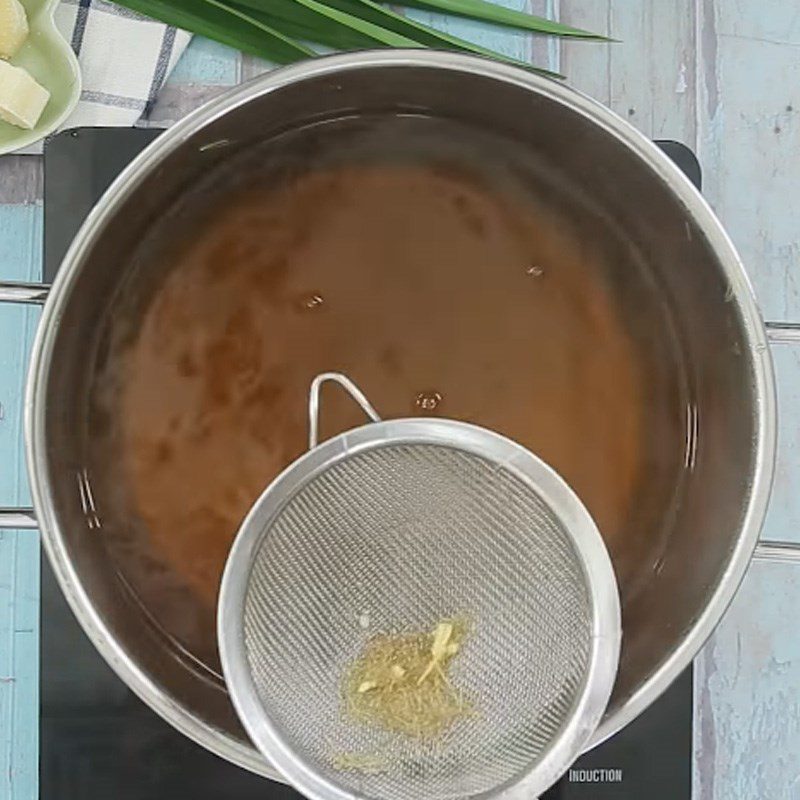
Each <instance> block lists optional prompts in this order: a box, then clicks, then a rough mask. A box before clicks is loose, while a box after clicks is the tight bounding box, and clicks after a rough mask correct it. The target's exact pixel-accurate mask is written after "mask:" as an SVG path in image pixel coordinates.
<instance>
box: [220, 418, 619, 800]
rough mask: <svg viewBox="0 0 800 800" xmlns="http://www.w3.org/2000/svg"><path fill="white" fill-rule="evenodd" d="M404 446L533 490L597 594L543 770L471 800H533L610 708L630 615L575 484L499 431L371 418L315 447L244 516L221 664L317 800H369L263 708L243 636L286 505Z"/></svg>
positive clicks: (248, 714)
mask: <svg viewBox="0 0 800 800" xmlns="http://www.w3.org/2000/svg"><path fill="white" fill-rule="evenodd" d="M401 444H419V445H424V444H427V445H440V446H444V447H449V448H451V449H456V450H460V451H462V452H467V453H470V454H473V455H476V456H480V457H482V458H485V459H487V460H489V461H492V462H494V463H496V464H497V465H498V466H499V467H503V468H505V469H507V470H508V471H509V472H511V473H512V474H514V475H515V476H516V477H517V478H518V479H520V480H522V481H523V482H525V483H526V484H528V485H529V486H531V487H532V488H533V489H534V490H535V491H536V492H537V493H538V494H539V495H540V496H541V497H542V498H543V499H544V501H545V502H546V503H547V504H548V505H550V507H551V508H552V510H553V511H554V512H555V514H556V515H557V517H558V518H559V520H561V522H562V523H563V524H564V525H565V527H567V529H568V530H569V532H570V534H571V538H572V542H573V544H574V546H575V550H576V555H577V557H578V560H579V561H580V563H581V566H582V568H583V571H584V575H585V577H586V581H587V586H588V588H589V595H590V599H591V617H592V631H593V635H592V638H593V644H592V650H591V655H590V659H589V664H588V669H587V671H586V678H585V682H584V688H583V691H582V692H581V693H580V695H579V696H578V700H577V702H576V703H575V704H574V705H573V708H572V709H571V711H570V714H569V716H568V718H567V720H566V721H565V723H564V725H563V726H562V729H561V734H560V735H559V737H558V738H557V739H556V740H555V741H554V742H553V743H552V744H551V745H550V746H549V747H548V748H547V749H546V750H545V752H544V754H542V756H541V757H540V758H539V759H538V760H537V762H536V764H535V766H533V767H532V768H531V769H530V770H528V771H526V772H524V773H523V774H522V775H521V776H520V777H519V778H517V779H514V780H512V781H510V782H508V783H507V784H506V785H505V786H502V787H501V788H499V789H493V790H490V791H487V792H482V793H479V794H473V795H470V798H472V800H488V798H492V800H522V798H525V800H532V798H535V797H536V796H537V795H538V794H539V793H541V792H543V791H545V790H546V789H547V788H549V787H550V786H551V785H552V784H553V783H555V781H556V780H557V779H558V778H559V777H560V776H561V775H562V774H563V773H564V772H566V770H567V769H568V768H569V767H570V765H571V764H572V763H573V762H574V760H575V759H576V758H577V757H578V756H579V755H580V753H581V752H582V751H583V750H584V748H585V746H586V745H587V744H588V742H589V740H590V738H591V736H592V734H593V733H594V732H595V730H596V728H597V726H598V725H599V723H600V720H601V719H602V716H603V713H604V712H605V709H606V706H607V704H608V701H609V698H610V696H611V691H612V689H613V686H614V681H615V678H616V674H617V666H618V662H619V651H620V643H621V612H620V602H619V594H618V591H617V582H616V577H615V574H614V569H613V566H612V564H611V559H610V557H609V554H608V551H607V550H606V547H605V543H604V542H603V539H602V536H601V535H600V532H599V530H598V529H597V526H596V524H595V522H594V519H593V518H592V516H591V515H590V514H589V511H588V510H587V509H586V507H585V506H584V505H583V503H582V501H581V500H580V498H579V497H578V496H577V495H576V494H575V492H574V491H573V490H572V489H571V487H570V486H569V485H568V484H567V483H566V481H565V480H564V479H563V478H562V477H561V476H560V475H559V474H558V473H557V472H556V471H555V470H553V469H552V468H551V467H550V466H549V465H548V464H546V463H545V462H544V461H542V460H541V459H540V458H539V457H538V456H536V455H534V454H533V453H531V452H530V451H529V450H527V449H525V448H524V447H522V446H521V445H519V444H518V443H516V442H514V441H512V440H511V439H508V438H507V437H505V436H502V435H500V434H498V433H495V432H494V431H490V430H487V429H486V428H481V427H479V426H477V425H472V424H469V423H466V422H461V421H457V420H449V419H442V418H431V419H419V418H411V419H397V420H388V421H384V422H372V423H369V424H366V425H363V426H361V427H358V428H354V429H352V430H349V431H346V432H345V433H342V434H340V435H338V436H336V437H334V438H332V439H329V440H327V441H326V442H324V443H322V444H320V445H318V446H317V447H315V448H314V449H312V450H309V451H308V452H307V453H305V454H304V455H303V456H301V457H300V458H298V459H297V460H296V461H294V462H292V463H291V464H290V465H289V466H288V467H287V468H286V469H285V470H284V471H283V472H281V474H280V475H278V476H277V477H276V478H275V479H274V480H273V481H272V483H270V484H269V486H267V488H266V489H265V490H264V492H263V493H262V494H261V496H260V497H259V498H258V500H256V502H255V503H254V505H253V506H252V508H251V509H250V511H249V512H248V514H247V515H246V516H245V518H244V520H243V522H242V524H241V526H240V528H239V531H238V533H237V535H236V538H235V541H234V543H233V546H232V548H231V550H230V553H229V555H228V559H227V562H226V565H225V570H224V572H223V575H222V583H221V586H220V595H219V603H218V614H217V638H218V644H219V650H220V660H221V663H222V670H223V674H224V676H225V681H226V684H227V687H228V692H229V694H230V696H231V700H232V702H233V705H234V708H235V709H236V712H237V714H238V715H239V719H240V720H241V722H242V725H243V726H244V728H245V730H246V732H247V734H248V735H249V737H250V739H251V740H252V742H253V744H254V745H255V746H256V747H257V749H258V750H259V752H260V753H261V754H262V755H263V756H264V758H266V759H267V760H268V761H269V762H270V763H271V764H272V765H273V766H274V767H276V768H277V769H278V770H279V771H280V772H281V773H283V775H284V776H285V778H286V779H287V780H288V781H289V782H290V783H292V784H293V785H294V786H295V787H297V789H298V790H299V791H300V792H303V793H305V794H307V795H308V796H309V797H310V798H313V800H365V798H364V795H363V794H355V793H353V792H351V791H349V790H347V789H344V788H343V787H341V786H338V785H336V784H335V783H333V782H331V781H329V780H327V779H326V778H325V777H323V776H322V775H320V774H319V773H318V772H317V771H316V770H314V769H312V768H310V767H309V766H308V765H307V764H306V762H305V760H304V759H303V758H302V757H301V756H300V755H298V753H297V752H296V751H295V750H294V749H293V748H292V747H291V746H290V745H289V744H288V743H287V741H286V738H285V737H284V736H283V734H282V732H281V729H280V726H278V725H277V724H275V723H274V722H273V721H272V719H271V718H270V717H269V715H268V713H267V711H266V710H265V709H264V708H263V706H262V704H261V701H260V698H259V696H258V692H257V690H256V686H255V684H254V682H253V679H252V676H251V673H250V669H249V667H248V661H247V649H246V645H245V635H244V617H245V614H244V612H245V601H246V596H247V587H248V584H249V580H250V572H251V570H252V566H253V563H254V561H255V557H256V555H257V553H258V549H259V547H260V546H261V543H262V541H263V538H264V537H265V536H266V535H267V533H266V532H267V531H268V530H269V528H270V526H271V523H272V521H273V520H274V519H275V517H276V516H278V515H279V514H280V513H281V511H282V510H283V508H284V507H285V505H286V503H288V502H289V500H290V499H291V498H292V497H293V496H294V495H295V494H296V492H298V491H299V490H300V489H301V488H302V487H303V486H304V485H305V484H306V483H308V482H309V481H311V480H312V479H313V478H314V477H315V476H316V475H318V474H319V473H320V472H321V471H322V470H326V469H328V468H330V467H332V466H333V465H334V464H336V463H338V462H339V461H341V460H342V459H344V458H346V457H351V456H353V455H355V454H357V453H360V452H365V451H368V450H373V449H378V448H382V447H386V446H390V445H391V446H393V445H401Z"/></svg>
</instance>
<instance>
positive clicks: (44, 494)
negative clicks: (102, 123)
mask: <svg viewBox="0 0 800 800" xmlns="http://www.w3.org/2000/svg"><path fill="white" fill-rule="evenodd" d="M386 109H398V110H406V111H408V110H411V111H420V112H425V113H431V114H439V115H448V116H454V117H456V118H460V119H462V120H467V121H475V122H477V123H480V124H482V125H487V124H488V125H491V126H492V127H493V128H495V129H496V130H498V131H502V132H505V133H507V134H509V135H513V136H515V137H516V138H517V139H520V140H523V141H526V142H528V143H529V145H530V146H531V147H532V148H535V149H536V150H537V152H538V153H539V155H540V156H541V157H542V158H543V159H544V160H545V161H547V162H549V163H551V164H552V165H553V166H554V167H557V169H558V170H560V171H561V174H562V175H564V176H565V177H566V178H567V179H568V180H569V181H571V182H572V183H573V184H574V185H576V186H578V187H580V190H581V192H582V193H583V194H585V195H586V196H587V197H588V199H589V200H590V201H591V202H592V203H593V204H594V205H595V206H596V207H599V208H601V209H602V210H603V213H604V215H605V216H606V218H607V219H608V220H610V221H613V224H615V225H617V226H621V229H622V230H624V231H625V232H626V236H627V237H628V238H629V240H630V243H631V245H632V246H635V247H636V248H637V250H638V252H639V253H640V254H641V258H642V264H643V267H642V268H643V269H645V270H646V271H647V272H648V273H649V274H650V276H651V277H652V279H653V280H654V281H655V282H656V283H657V285H658V287H659V292H658V297H659V298H660V302H663V303H666V304H668V305H669V306H670V308H671V313H672V316H673V319H674V324H675V327H676V330H677V335H678V339H679V341H680V347H681V349H682V351H683V358H684V360H685V364H686V365H687V370H688V374H689V378H690V380H691V383H692V385H693V400H694V404H695V405H694V409H693V410H692V413H689V414H687V425H688V426H689V428H693V427H694V426H699V427H700V430H701V432H702V435H701V436H700V437H699V438H694V436H693V432H692V430H688V431H687V441H688V442H689V446H690V448H694V450H693V452H691V453H690V454H689V455H688V456H687V457H688V458H689V459H690V463H689V465H688V466H689V470H688V472H689V478H688V480H687V482H686V487H685V494H684V496H683V501H682V503H681V504H680V507H679V508H678V509H677V510H676V512H675V518H674V521H673V525H672V531H671V535H670V537H669V540H668V543H667V545H666V548H665V550H664V552H663V555H662V557H661V559H660V560H659V563H658V564H657V565H656V568H655V569H653V571H652V575H651V576H650V578H649V580H648V581H647V585H646V586H645V587H644V589H643V590H642V591H640V592H639V593H638V594H637V595H636V596H635V598H634V599H632V600H631V601H630V602H628V603H627V605H626V607H625V610H624V641H625V643H624V650H623V655H622V661H621V666H620V672H619V679H618V682H617V685H616V689H615V692H614V696H613V699H612V701H611V704H610V706H609V708H608V711H607V714H606V716H605V719H604V721H603V723H602V725H601V727H600V729H599V730H598V731H597V734H596V736H595V738H594V743H598V742H600V741H601V740H603V739H604V738H606V737H607V736H609V735H611V734H612V733H614V732H615V731H617V730H619V729H620V728H622V727H623V726H624V725H625V724H626V723H628V722H630V721H631V720H632V719H633V718H634V717H636V716H637V715H638V714H639V713H640V712H641V711H642V710H643V709H645V708H646V707H647V706H648V705H649V704H650V703H651V702H653V700H655V698H656V697H657V696H658V695H659V694H660V693H661V692H662V691H663V690H664V689H665V688H666V687H667V686H668V684H669V683H670V682H671V681H672V680H673V679H674V678H675V677H676V676H677V675H678V674H679V673H680V672H681V671H682V670H683V669H684V667H685V666H686V665H687V664H688V663H689V662H690V660H691V659H692V658H693V657H694V655H695V654H696V653H697V651H698V649H699V648H700V646H701V645H702V644H703V642H704V641H705V639H706V638H707V636H708V635H709V634H710V633H711V631H712V629H713V628H714V626H715V625H716V624H717V622H719V620H720V617H721V616H722V614H723V612H724V611H725V609H726V607H727V605H728V603H729V602H730V600H731V598H732V596H733V594H734V592H735V591H736V588H737V586H738V585H739V582H740V580H741V578H742V576H743V574H744V572H745V570H746V568H747V565H748V563H749V560H750V558H751V556H752V555H753V552H754V548H755V547H756V540H757V537H758V534H759V530H760V528H761V524H762V521H763V519H764V514H765V509H766V506H767V500H768V497H769V492H770V484H771V479H772V471H773V464H774V456H775V437H776V417H775V414H776V411H775V390H774V385H773V375H772V367H771V359H770V353H769V350H768V331H767V330H766V329H765V325H764V323H763V322H762V320H761V317H760V316H759V312H758V310H757V308H756V304H755V302H754V299H753V294H752V291H751V289H750V286H749V284H748V281H747V278H746V276H745V273H744V271H743V269H742V265H741V264H740V262H739V259H738V257H737V255H736V253H735V251H734V249H733V247H732V245H731V242H730V241H729V239H728V237H727V236H726V234H725V232H724V231H723V230H722V228H721V227H720V224H719V222H718V221H717V220H716V218H715V217H714V215H713V214H712V212H711V210H710V209H709V207H708V206H707V205H706V203H705V202H704V201H703V199H702V198H701V197H700V195H699V194H698V193H697V191H696V190H695V189H694V188H693V187H692V186H691V185H690V183H689V182H688V180H687V179H686V178H685V177H684V176H683V174H681V172H680V171H679V170H678V169H677V168H676V167H675V166H674V165H673V164H672V163H671V162H670V161H669V160H668V159H667V158H666V157H665V156H664V155H663V154H662V153H661V152H660V151H659V150H658V149H657V148H656V147H655V146H654V145H653V144H652V143H651V142H650V141H648V140H647V139H645V138H644V137H643V136H641V135H640V134H639V133H637V132H636V131H635V130H634V129H633V128H632V127H631V126H630V125H628V124H627V123H626V122H624V121H623V120H621V119H620V118H619V117H617V116H616V115H614V114H613V113H612V112H610V111H608V110H607V109H606V108H604V107H602V106H600V105H598V104H597V103H595V102H593V101H592V100H590V99H588V98H587V97H584V96H583V95H581V94H578V93H576V92H574V91H572V90H570V89H569V88H567V87H566V86H564V85H562V84H558V83H555V82H552V81H549V80H546V79H543V78H541V77H538V76H536V75H534V74H530V73H527V72H524V71H522V70H518V69H514V68H511V67H507V66H503V65H500V64H497V63H492V62H489V61H484V60H479V59H476V58H471V57H466V56H456V55H452V54H445V53H436V52H422V51H408V52H402V51H394V52H386V51H384V52H379V53H360V54H354V55H343V56H335V57H331V58H325V59H319V60H316V61H310V62H307V63H304V64H301V65H299V66H295V67H291V68H287V69H283V70H280V71H277V72H274V73H271V74H269V75H267V76H265V77H263V78H261V79H259V80H257V81H255V82H253V83H250V84H248V85H245V86H242V87H240V88H237V89H234V90H232V91H230V92H228V93H227V94H225V95H224V96H222V97H221V98H219V99H217V100H215V101H213V102H211V103H209V104H208V105H206V106H205V107H204V108H202V109H200V110H199V111H197V112H196V113H194V114H192V115H190V116H189V117H187V118H186V119H185V120H183V121H182V122H181V123H179V124H178V125H176V126H175V127H173V128H172V129H171V130H170V131H169V132H167V133H166V134H164V135H163V136H162V137H160V138H159V139H158V140H157V141H156V142H155V143H154V144H153V145H151V146H150V147H149V148H148V149H147V150H146V151H145V152H144V153H142V155H141V156H139V157H138V158H137V159H136V160H135V161H134V162H133V163H132V164H131V165H130V167H128V168H127V169H126V170H125V171H124V172H123V173H122V175H121V176H120V177H119V178H118V179H117V181H116V182H115V183H114V184H113V186H112V187H111V188H110V189H109V190H108V191H107V193H106V194H105V196H104V197H103V199H102V201H101V202H100V203H99V204H98V206H97V207H96V208H95V210H94V211H93V212H92V214H91V215H90V217H89V218H88V219H87V221H86V223H85V224H84V226H83V228H82V229H81V231H80V233H79V234H78V236H77V237H76V239H75V241H74V243H73V245H72V247H71V248H70V250H69V252H68V254H67V256H66V258H65V261H64V263H63V265H62V267H61V270H60V272H59V274H58V279H57V280H56V282H55V284H54V285H53V287H52V289H51V290H50V291H49V295H48V292H47V287H39V286H24V285H16V286H9V285H6V286H5V287H4V288H3V289H2V295H0V299H5V300H10V301H17V302H20V301H21V302H42V301H43V300H44V298H45V296H46V295H47V301H46V303H45V307H44V313H43V316H42V321H41V324H40V327H39V331H38V336H37V339H36V343H35V346H34V350H33V358H32V363H31V368H30V375H29V380H28V387H27V398H26V403H25V413H26V418H25V430H26V447H27V454H28V466H29V471H30V483H31V488H32V493H33V502H34V509H35V519H34V517H33V516H32V514H30V513H27V512H25V511H24V510H17V511H13V510H8V509H7V510H5V514H4V515H3V517H2V524H3V525H4V526H5V527H14V526H19V527H21V526H25V527H32V526H35V525H37V524H38V526H39V527H40V528H41V531H42V536H43V540H44V543H45V546H46V549H47V553H48V555H49V557H50V560H51V562H52V565H53V568H54V570H55V574H56V576H57V578H58V581H59V583H60V585H61V588H62V590H63V591H64V594H65V595H66V597H67V599H68V601H69V603H70V605H71V606H72V609H73V611H74V612H75V614H76V616H77V617H78V619H79V620H80V622H81V624H82V625H83V627H84V629H85V631H86V632H87V634H88V635H89V637H90V638H91V640H92V641H93V642H94V644H95V645H96V646H97V648H98V649H99V650H100V652H101V653H102V654H103V655H104V656H105V658H106V659H107V660H108V662H109V663H110V664H111V666H112V667H113V668H114V669H115V670H116V671H117V673H118V675H119V676H120V677H121V678H122V679H123V680H124V681H125V682H126V683H127V684H128V685H129V686H130V687H131V688H132V689H133V690H134V691H135V692H136V693H137V694H138V695H139V696H140V697H141V698H142V699H143V700H144V701H145V702H146V703H148V704H149V705H150V706H151V707H152V708H153V709H154V710H155V711H157V712H158V713H159V714H161V715H162V716H163V717H164V718H165V719H167V720H168V721H169V722H171V723H172V724H173V725H174V726H175V727H176V728H178V729H179V730H181V731H182V732H184V733H185V734H187V735H188V736H190V737H191V738H192V739H194V740H195V741H197V742H199V743H200V744H202V745H204V746H205V747H207V748H208V749H210V750H212V751H213V752H215V753H217V754H219V755H221V756H223V757H224V758H226V759H229V760H230V761H232V762H235V763H237V764H240V765H242V766H244V767H247V768H248V769H251V770H253V771H255V772H258V773H261V774H263V775H268V776H271V777H275V773H274V772H273V770H272V769H271V767H270V766H269V765H268V764H266V763H265V762H264V761H263V760H262V759H261V757H260V756H259V755H258V754H257V753H256V751H255V750H254V749H253V748H252V746H251V745H250V744H249V742H248V741H247V740H246V738H245V737H244V735H243V733H242V732H241V729H240V727H239V724H238V722H237V720H236V719H235V716H234V714H233V711H232V709H231V706H230V703H229V701H228V697H227V694H226V692H225V690H224V686H223V685H222V683H221V682H220V681H219V680H216V679H214V678H213V676H210V675H209V674H208V673H207V672H205V671H204V670H202V669H199V668H198V666H197V665H196V664H195V663H194V662H192V661H191V660H190V659H187V658H186V657H185V656H183V655H182V654H181V653H179V652H176V651H175V650H174V649H171V648H170V646H169V645H168V644H167V643H166V642H165V641H164V639H163V638H161V637H159V636H158V635H157V634H156V633H154V631H153V629H152V627H151V625H150V624H149V622H148V620H147V618H146V617H145V616H144V615H143V614H142V613H141V611H140V609H139V608H138V606H137V605H136V604H135V603H133V602H131V599H130V597H129V596H128V594H127V592H126V590H125V587H124V585H123V584H122V583H121V581H120V580H119V579H118V577H117V575H116V572H115V571H114V570H113V569H111V568H110V565H109V561H108V557H107V554H106V552H105V551H104V547H103V544H102V541H101V540H100V539H99V538H98V537H96V536H92V535H91V534H90V532H89V531H88V530H87V525H86V519H85V515H84V509H83V508H82V506H81V502H80V500H79V493H78V491H77V490H76V486H75V482H74V475H75V474H76V470H78V469H79V468H80V466H81V439H82V436H83V433H84V420H83V418H82V410H83V398H84V396H85V385H86V378H87V366H88V362H89V361H90V359H88V358H87V347H88V346H89V344H88V343H91V342H93V341H94V340H95V336H96V332H97V331H96V327H97V321H98V319H99V318H100V317H101V315H102V312H103V308H104V307H105V304H106V303H107V302H108V299H109V298H110V297H111V296H112V294H113V293H114V290H115V288H116V287H117V286H118V285H119V283H120V281H121V280H122V279H123V277H124V274H125V265H126V263H127V255H128V254H129V253H130V251H131V250H132V249H133V247H134V245H135V244H136V242H137V241H138V240H139V239H141V237H142V236H143V233H144V231H145V230H146V229H147V227H148V224H149V222H150V220H152V219H153V218H154V216H156V215H158V214H159V213H160V211H161V209H162V208H163V206H164V204H165V203H167V202H169V199H170V198H172V197H174V196H175V195H176V193H179V192H181V191H183V190H184V189H185V188H186V187H187V186H189V185H191V184H192V182H193V181H194V180H195V179H196V178H197V177H198V176H199V175H200V174H202V173H204V172H206V171H207V170H208V169H209V168H210V167H212V166H214V165H217V164H219V163H221V161H222V160H223V159H226V158H227V157H228V156H229V155H230V153H231V152H233V151H236V150H237V149H238V148H240V147H244V146H247V143H248V142H252V141H254V140H259V139H263V138H266V137H269V136H270V135H273V134H274V133H275V132H277V131H279V130H283V129H286V128H288V127H291V126H294V125H297V124H300V123H306V122H308V121H309V120H316V119H321V118H326V117H337V116H341V115H347V114H353V113H362V112H367V111H375V110H386ZM610 224H611V223H610ZM656 318H657V315H655V316H654V319H656ZM770 333H771V335H772V337H773V338H778V339H780V338H784V339H797V338H798V331H797V330H795V329H793V328H792V327H791V326H772V328H771V330H770ZM658 335H659V332H658V331H655V332H654V336H656V337H657V336H658ZM612 468H613V467H612ZM761 547H762V550H761V554H762V555H764V556H765V557H776V558H782V557H785V558H793V557H794V556H795V555H796V554H795V551H794V550H793V549H792V548H791V546H789V545H786V546H780V545H776V544H762V546H761ZM623 589H624V587H623Z"/></svg>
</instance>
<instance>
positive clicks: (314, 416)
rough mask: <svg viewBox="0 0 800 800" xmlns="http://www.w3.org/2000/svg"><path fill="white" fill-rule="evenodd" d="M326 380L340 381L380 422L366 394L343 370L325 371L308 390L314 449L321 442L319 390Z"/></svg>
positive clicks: (359, 403)
mask: <svg viewBox="0 0 800 800" xmlns="http://www.w3.org/2000/svg"><path fill="white" fill-rule="evenodd" d="M326 381H331V382H333V383H338V384H339V386H341V387H342V388H343V389H344V390H345V391H346V392H347V393H348V394H349V395H350V397H352V398H353V400H355V401H356V403H358V405H359V406H361V410H362V411H363V412H364V413H365V414H366V415H367V416H368V417H369V418H370V419H371V420H372V421H373V422H380V421H381V418H380V417H379V416H378V412H377V411H376V410H375V409H374V408H373V407H372V403H370V402H369V400H367V398H366V395H365V394H364V392H362V391H361V389H359V388H358V386H356V385H355V384H354V383H353V381H351V380H350V378H348V377H347V375H342V373H341V372H323V373H321V374H319V375H317V377H316V378H314V380H313V381H311V389H310V390H309V392H308V449H309V450H313V449H314V448H315V447H316V446H317V445H318V444H319V392H320V389H321V388H322V384H323V383H325V382H326Z"/></svg>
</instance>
